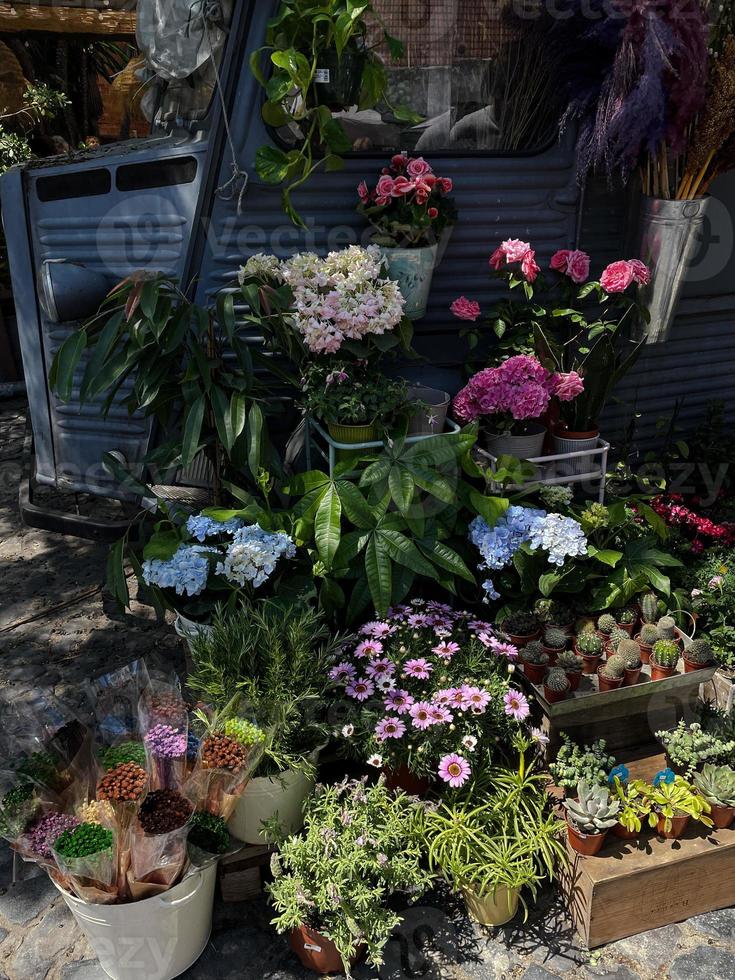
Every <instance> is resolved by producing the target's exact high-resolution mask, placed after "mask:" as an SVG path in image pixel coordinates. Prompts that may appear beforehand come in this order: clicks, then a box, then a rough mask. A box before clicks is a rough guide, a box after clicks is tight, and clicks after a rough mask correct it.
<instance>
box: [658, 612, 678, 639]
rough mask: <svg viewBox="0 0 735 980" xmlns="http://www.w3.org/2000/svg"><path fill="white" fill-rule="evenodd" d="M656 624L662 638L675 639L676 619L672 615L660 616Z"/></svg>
mask: <svg viewBox="0 0 735 980" xmlns="http://www.w3.org/2000/svg"><path fill="white" fill-rule="evenodd" d="M656 625H657V626H658V633H659V636H660V637H661V639H662V640H675V639H676V620H675V619H674V617H673V616H662V617H661V619H659V621H658V623H657V624H656Z"/></svg>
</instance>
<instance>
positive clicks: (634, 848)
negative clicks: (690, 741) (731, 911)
mask: <svg viewBox="0 0 735 980" xmlns="http://www.w3.org/2000/svg"><path fill="white" fill-rule="evenodd" d="M624 761H625V764H626V765H627V766H628V768H629V769H630V771H631V776H632V777H633V778H641V779H646V780H649V781H650V780H651V779H652V778H653V776H654V775H655V774H656V772H658V771H659V770H660V769H663V768H665V765H666V762H665V758H664V756H663V755H662V754H660V753H657V752H651V751H649V750H642V751H640V752H637V753H635V754H633V755H632V756H631V757H629V758H628V759H625V760H624ZM569 853H570V858H571V861H570V865H569V867H568V868H567V870H566V871H564V872H562V874H561V876H560V881H559V885H560V888H561V891H562V894H563V895H564V897H565V899H566V901H567V904H568V906H569V910H570V913H571V916H572V919H573V921H574V924H575V926H576V928H577V930H578V932H579V933H580V935H581V936H582V937H583V939H584V940H585V942H586V943H587V946H588V947H589V948H590V949H593V948H594V947H595V946H602V945H603V944H605V943H611V942H614V941H615V940H617V939H623V938H625V937H626V936H635V935H637V934H638V933H640V932H646V931H647V930H649V929H656V928H658V927H660V926H667V925H671V924H672V923H674V922H681V921H682V920H683V919H688V918H690V917H691V916H693V915H700V914H701V913H703V912H712V911H714V910H715V909H721V908H726V907H728V906H730V905H732V904H733V902H734V901H735V885H734V884H733V883H734V882H735V827H730V828H728V829H727V830H712V831H710V830H707V828H706V827H704V826H703V825H702V824H696V823H694V822H691V823H690V829H689V831H688V833H687V834H686V835H685V836H684V837H683V838H682V839H681V840H677V841H669V840H661V839H659V838H658V837H656V836H655V835H653V834H644V835H643V836H642V837H641V839H640V840H639V841H623V840H619V839H618V838H616V837H613V836H608V838H607V840H606V842H605V846H604V848H603V850H602V852H601V853H600V854H599V855H598V856H596V857H582V856H581V855H579V854H577V853H576V851H573V850H571V848H570V850H569Z"/></svg>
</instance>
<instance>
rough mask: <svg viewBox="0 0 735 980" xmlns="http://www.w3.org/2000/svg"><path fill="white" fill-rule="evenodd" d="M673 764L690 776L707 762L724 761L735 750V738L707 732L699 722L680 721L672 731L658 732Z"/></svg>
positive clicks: (657, 735) (658, 737)
mask: <svg viewBox="0 0 735 980" xmlns="http://www.w3.org/2000/svg"><path fill="white" fill-rule="evenodd" d="M656 738H657V739H659V741H660V742H661V744H662V745H663V747H664V748H665V749H666V752H667V754H668V757H669V759H670V760H671V762H672V764H673V765H675V766H678V767H679V768H681V769H684V770H686V773H687V776H690V775H691V774H692V773H693V772H694V771H695V770H696V769H697V768H698V767H699V766H701V765H703V764H704V763H705V762H724V761H725V760H726V759H729V758H731V756H732V754H733V752H735V740H733V739H724V738H721V737H720V736H719V735H716V734H714V733H713V732H706V731H704V729H703V728H702V726H701V725H700V724H699V722H697V721H695V722H692V723H691V724H690V725H687V723H686V722H685V721H680V722H679V724H678V725H677V726H676V728H674V729H673V730H672V731H661V732H656Z"/></svg>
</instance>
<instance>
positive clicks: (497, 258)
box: [490, 247, 505, 272]
mask: <svg viewBox="0 0 735 980" xmlns="http://www.w3.org/2000/svg"><path fill="white" fill-rule="evenodd" d="M504 262H505V252H504V251H503V249H502V248H500V247H498V248H496V249H495V251H494V252H493V254H492V255H491V256H490V265H491V266H492V268H493V269H495V271H496V272H497V271H498V270H499V269H500V268H501V267H502V265H503V263H504Z"/></svg>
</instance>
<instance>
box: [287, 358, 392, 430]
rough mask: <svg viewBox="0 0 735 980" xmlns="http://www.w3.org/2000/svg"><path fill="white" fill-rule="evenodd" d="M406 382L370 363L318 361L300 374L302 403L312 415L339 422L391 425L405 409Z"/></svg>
mask: <svg viewBox="0 0 735 980" xmlns="http://www.w3.org/2000/svg"><path fill="white" fill-rule="evenodd" d="M407 397H408V385H407V384H406V383H405V382H404V381H394V380H393V379H391V378H387V377H386V376H385V375H384V374H381V373H380V372H379V371H377V370H376V369H375V368H373V367H371V366H370V364H369V363H365V364H358V363H355V362H351V361H339V360H337V361H335V360H332V359H331V358H330V359H329V360H328V361H327V362H326V363H323V362H321V361H320V362H317V363H314V364H310V365H308V366H307V367H306V369H305V370H304V373H303V383H302V404H303V407H304V410H305V411H306V413H307V414H308V415H311V416H312V417H313V418H316V419H321V420H323V421H325V422H333V423H337V424H341V425H372V424H373V423H377V424H379V425H381V426H391V425H392V424H393V423H394V422H395V419H396V415H397V413H398V412H399V411H400V409H402V408H405V406H406V401H407Z"/></svg>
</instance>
